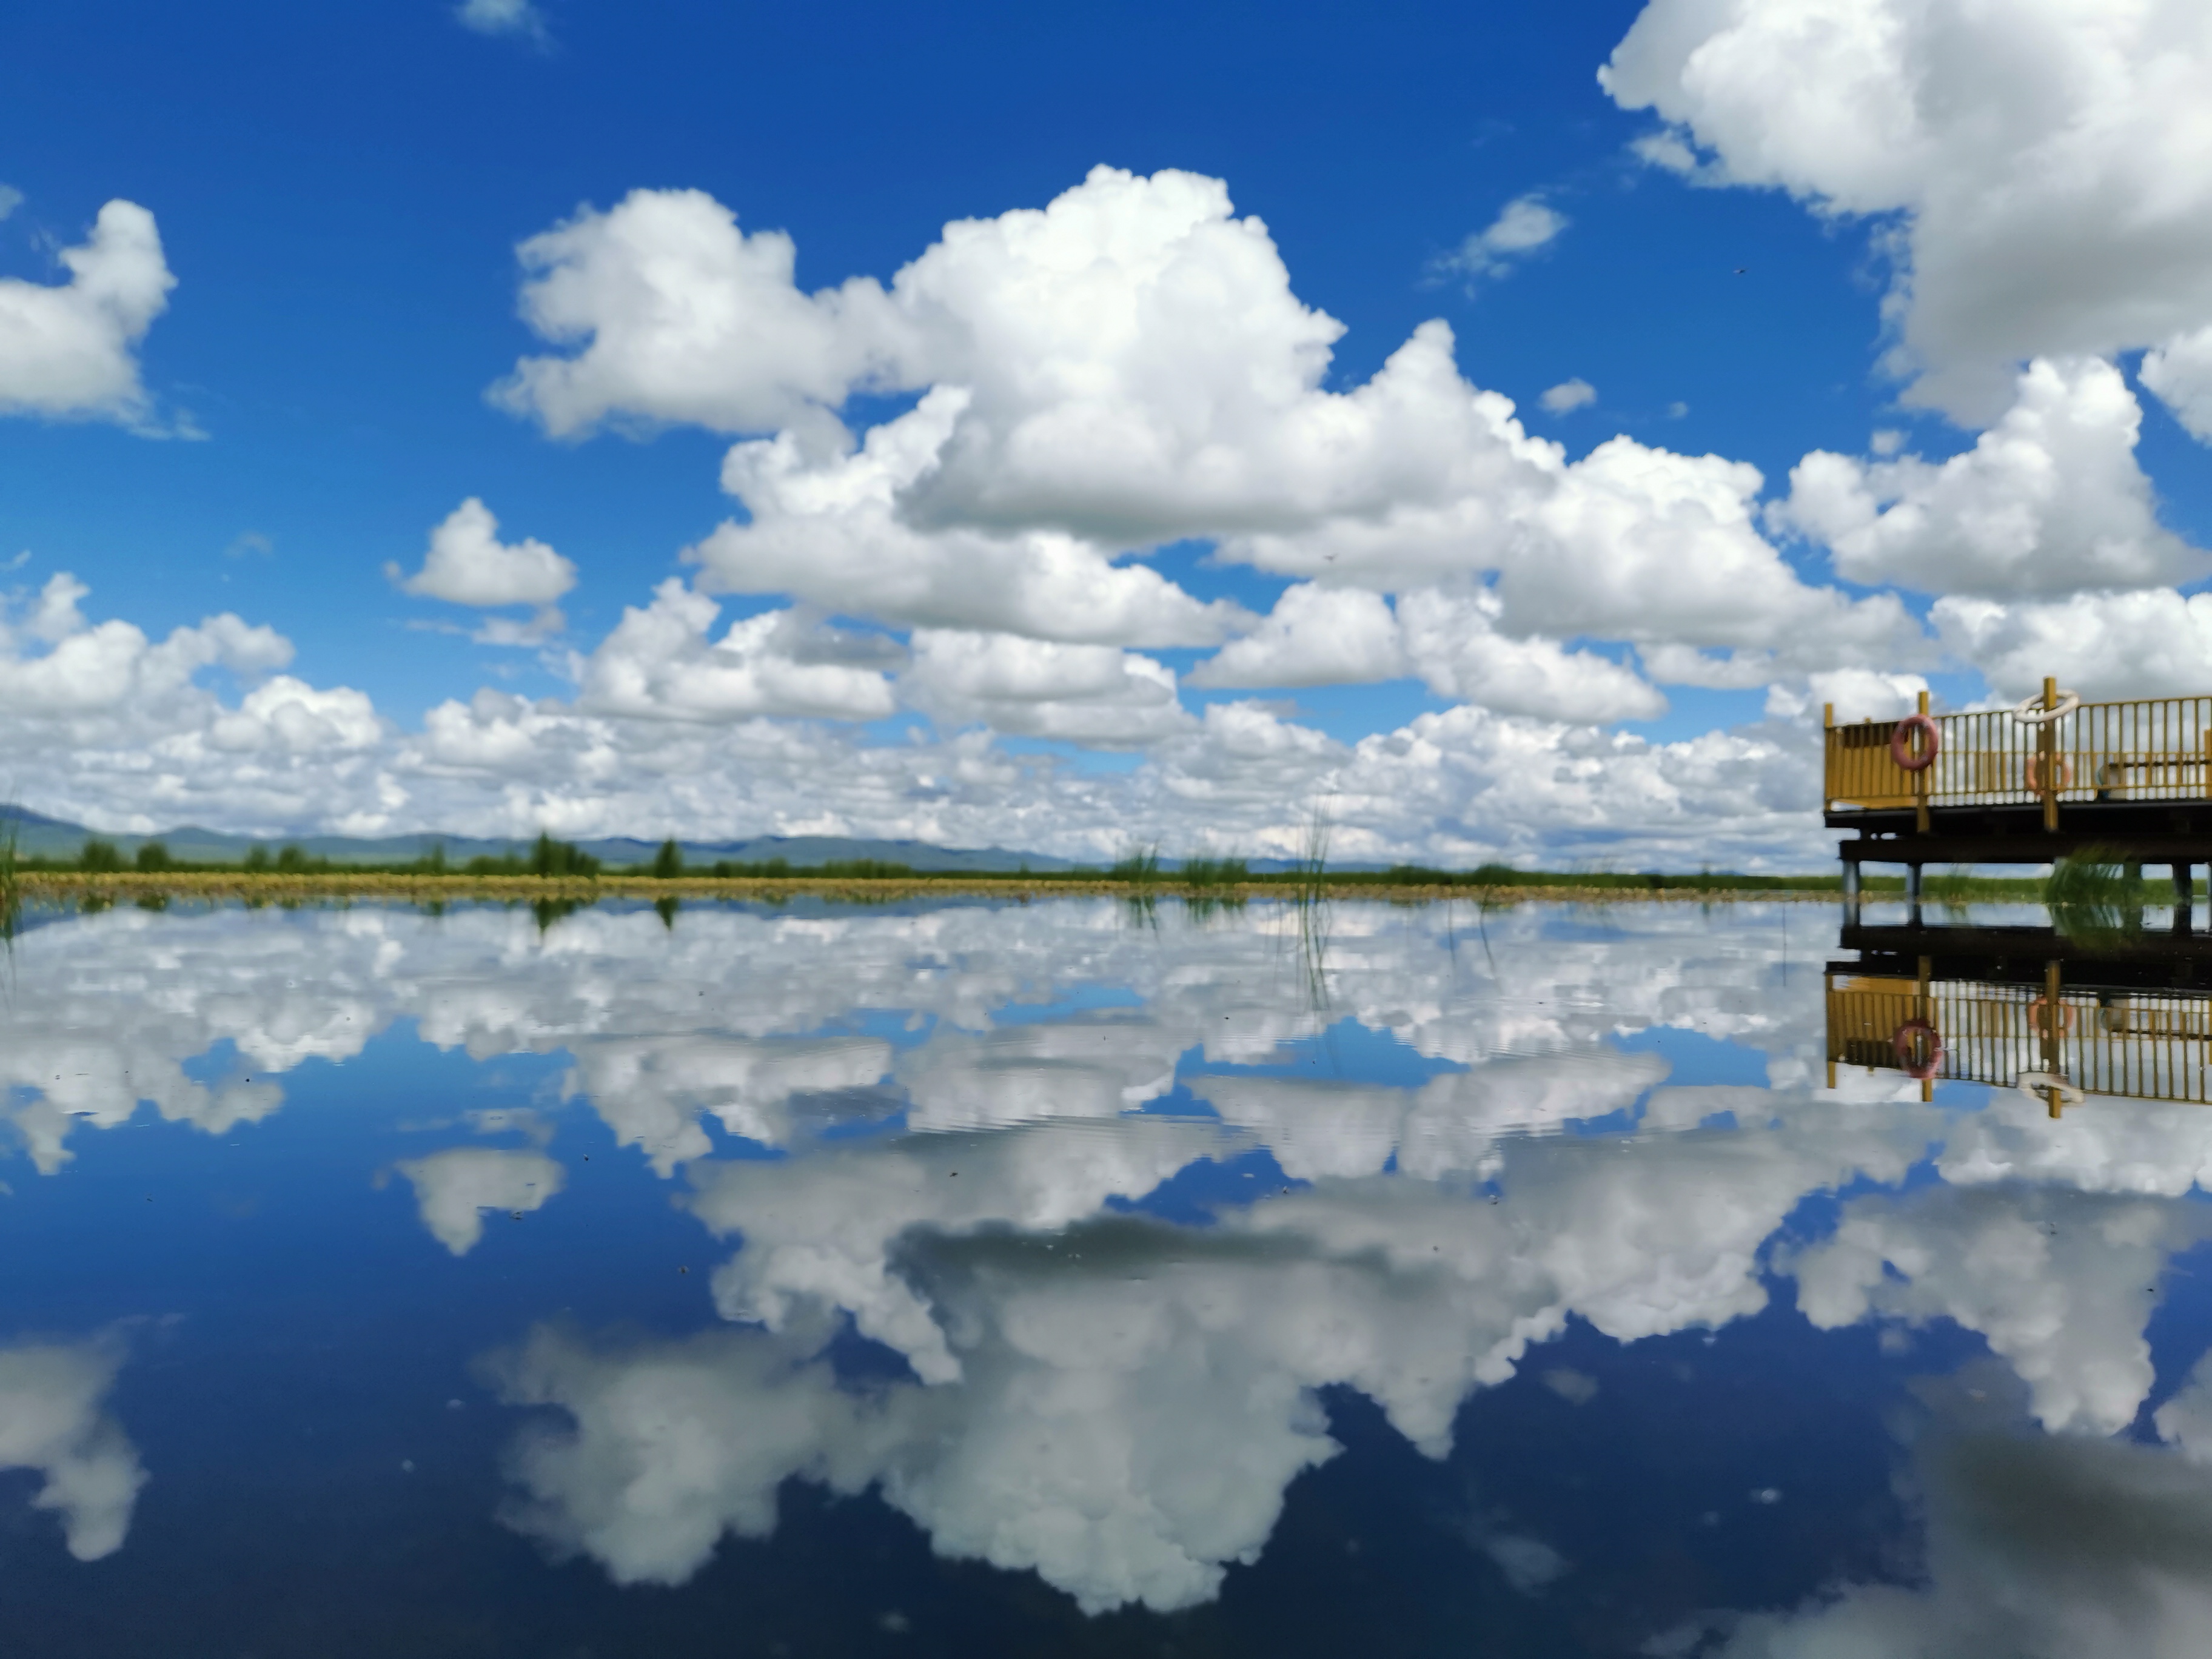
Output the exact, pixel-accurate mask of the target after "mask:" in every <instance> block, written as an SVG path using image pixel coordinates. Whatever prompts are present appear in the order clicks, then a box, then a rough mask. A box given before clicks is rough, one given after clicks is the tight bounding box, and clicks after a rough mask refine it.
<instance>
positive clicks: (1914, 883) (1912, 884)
mask: <svg viewBox="0 0 2212 1659" xmlns="http://www.w3.org/2000/svg"><path fill="white" fill-rule="evenodd" d="M1905 926H1906V927H1918V926H1920V866H1918V865H1917V864H1908V865H1906V866H1905Z"/></svg>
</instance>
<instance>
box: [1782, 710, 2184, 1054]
mask: <svg viewBox="0 0 2212 1659" xmlns="http://www.w3.org/2000/svg"><path fill="white" fill-rule="evenodd" d="M2204 747H2205V752H2206V753H2207V754H2208V755H2212V732H2206V733H2205V734H2204ZM2207 793H2212V785H2208V787H2207ZM1820 810H1821V811H1823V812H1832V811H1835V810H1836V705H1835V704H1833V703H1832V702H1824V703H1822V704H1821V705H1820ZM1829 1086H1830V1087H1833V1086H1834V1085H1829Z"/></svg>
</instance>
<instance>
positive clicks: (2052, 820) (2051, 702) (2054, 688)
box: [2035, 674, 2058, 830]
mask: <svg viewBox="0 0 2212 1659" xmlns="http://www.w3.org/2000/svg"><path fill="white" fill-rule="evenodd" d="M2043 707H2044V711H2045V713H2046V714H2047V713H2049V712H2050V711H2051V709H2053V708H2057V707H2058V682H2057V680H2056V679H2053V678H2051V676H2049V675H2047V674H2046V675H2045V676H2044V680H2043ZM2035 752H2036V754H2037V756H2038V757H2039V759H2040V760H2041V762H2042V764H2043V778H2042V783H2043V827H2044V828H2045V829H2049V830H2056V829H2057V828H2058V722H2057V720H2045V721H2044V722H2043V725H2042V726H2041V727H2040V728H2039V730H2038V731H2037V732H2036V734H2035Z"/></svg>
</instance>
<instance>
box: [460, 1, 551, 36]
mask: <svg viewBox="0 0 2212 1659" xmlns="http://www.w3.org/2000/svg"><path fill="white" fill-rule="evenodd" d="M453 15H454V16H455V17H456V18H457V19H459V21H460V24H461V27H463V28H467V29H473V30H475V31H476V32H477V33H478V34H520V35H527V36H529V37H530V38H532V39H533V40H544V38H545V19H544V16H543V15H540V14H539V12H538V8H537V7H536V6H535V5H533V4H532V3H531V0H461V3H460V4H459V6H457V7H455V8H454V9H453Z"/></svg>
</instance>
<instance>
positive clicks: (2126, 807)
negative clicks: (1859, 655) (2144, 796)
mask: <svg viewBox="0 0 2212 1659" xmlns="http://www.w3.org/2000/svg"><path fill="white" fill-rule="evenodd" d="M1928 819H1929V826H1928V829H1926V830H1925V831H1920V830H1917V829H1915V828H1914V816H1913V811H1912V809H1911V807H1909V806H1908V807H1898V808H1885V809H1882V810H1881V811H1862V810H1859V809H1857V808H1847V809H1844V810H1842V811H1832V812H1830V813H1828V814H1827V825H1828V828H1829V829H1844V830H1856V831H1857V839H1856V840H1846V841H1844V842H1842V843H1841V844H1840V845H1839V846H1838V848H1837V849H1836V852H1837V856H1838V857H1839V858H1840V859H1842V860H1843V861H1844V863H1845V864H1847V865H1857V864H1905V865H1914V866H1917V865H1923V864H2047V863H2049V862H2051V860H2054V859H2060V858H2065V857H2067V856H2069V855H2070V854H2077V853H2081V852H2085V851H2087V850H2090V849H2092V848H2093V849H2095V850H2096V851H2097V852H2099V853H2100V854H2103V855H2105V856H2106V857H2109V858H2111V859H2112V860H2116V861H2119V862H2126V863H2137V864H2184V865H2190V864H2206V863H2212V800H2160V801H2102V800H2097V801H2066V802H2062V803H2061V804H2060V805H2059V808H2058V828H2057V829H2045V828H2044V827H2043V808H2042V806H2041V805H2040V804H2039V803H2036V802H2027V803H2025V804H2022V805H2007V806H1935V807H1930V808H1929V813H1928Z"/></svg>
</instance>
